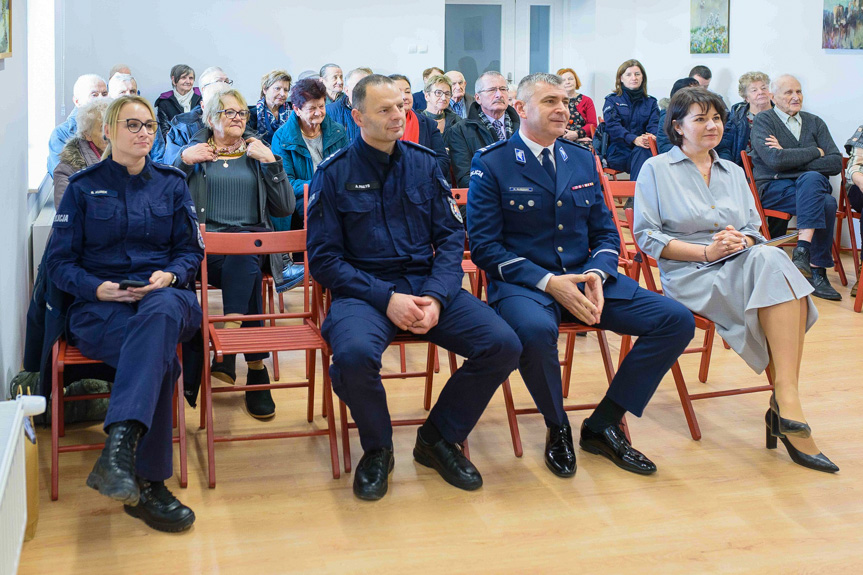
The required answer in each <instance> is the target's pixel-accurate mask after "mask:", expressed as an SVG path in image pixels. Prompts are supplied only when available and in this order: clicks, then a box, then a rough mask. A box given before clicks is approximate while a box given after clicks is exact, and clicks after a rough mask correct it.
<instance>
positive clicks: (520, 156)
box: [515, 148, 527, 164]
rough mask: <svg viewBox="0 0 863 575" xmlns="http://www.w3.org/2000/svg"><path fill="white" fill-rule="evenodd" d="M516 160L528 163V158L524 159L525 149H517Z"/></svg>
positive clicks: (520, 162)
mask: <svg viewBox="0 0 863 575" xmlns="http://www.w3.org/2000/svg"><path fill="white" fill-rule="evenodd" d="M515 161H516V162H518V163H519V164H526V163H527V160H525V159H524V150H519V149H518V148H516V149H515Z"/></svg>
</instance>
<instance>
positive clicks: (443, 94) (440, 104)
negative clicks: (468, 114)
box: [422, 74, 461, 134]
mask: <svg viewBox="0 0 863 575" xmlns="http://www.w3.org/2000/svg"><path fill="white" fill-rule="evenodd" d="M423 92H424V93H425V97H426V109H425V110H423V111H422V113H423V114H425V115H426V116H427V117H429V118H431V119H432V120H434V121H435V122H436V126H437V129H438V131H440V133H441V134H445V133H446V132H447V130H449V129H450V128H452V127H453V126H454V125H456V124H457V123H458V122H461V118H459V117H458V114H456V113H455V112H453V111H452V110H451V109H450V108H449V101H450V98H452V80H450V79H449V78H447V77H446V76H444V75H443V74H436V75H434V76H429V79H428V80H426V83H425V87H424V89H423Z"/></svg>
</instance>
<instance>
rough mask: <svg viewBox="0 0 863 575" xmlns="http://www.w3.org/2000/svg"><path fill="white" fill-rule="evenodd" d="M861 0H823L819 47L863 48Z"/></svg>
mask: <svg viewBox="0 0 863 575" xmlns="http://www.w3.org/2000/svg"><path fill="white" fill-rule="evenodd" d="M861 4H863V0H824V17H823V19H822V22H821V47H822V48H826V49H828V50H863V10H861Z"/></svg>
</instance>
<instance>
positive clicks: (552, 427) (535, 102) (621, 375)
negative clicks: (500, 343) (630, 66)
mask: <svg viewBox="0 0 863 575" xmlns="http://www.w3.org/2000/svg"><path fill="white" fill-rule="evenodd" d="M567 105H568V98H567V95H566V91H565V90H564V89H563V82H562V80H561V79H560V78H559V77H558V76H554V75H551V74H532V75H530V76H527V77H526V78H524V79H523V80H522V81H521V83H520V84H519V87H518V98H517V101H516V104H515V108H516V111H517V112H518V114H519V116H520V117H521V127H520V129H519V132H518V134H516V135H514V136H513V137H512V138H510V139H509V140H508V141H506V142H498V143H496V144H493V145H491V146H489V147H487V148H484V149H483V150H480V151H479V152H478V153H477V154H476V156H474V159H473V164H472V167H471V180H470V191H469V193H468V235H469V236H470V245H471V258H472V259H473V261H474V262H476V264H477V265H478V266H479V267H481V268H482V269H484V270H485V271H486V273H488V275H489V278H490V281H491V285H490V286H489V288H488V301H489V303H491V304H492V306H493V307H495V309H496V310H497V312H498V313H499V314H500V315H501V316H502V317H503V318H504V319H505V320H506V321H507V323H509V324H510V325H511V326H512V327H513V329H515V332H516V334H518V337H519V339H520V340H521V343H522V345H523V346H524V351H523V353H522V356H521V359H520V362H519V371H520V372H521V375H522V378H523V379H524V382H525V384H526V385H527V388H528V390H529V391H530V393H531V395H532V396H533V399H534V401H535V402H536V405H537V407H538V408H539V410H540V412H541V413H542V414H543V415H544V416H545V421H546V425H547V426H548V433H547V438H546V453H545V461H546V465H547V466H548V467H549V469H550V470H551V471H552V472H553V473H555V474H556V475H559V476H561V477H571V476H572V475H574V474H575V469H576V463H575V453H574V450H573V445H572V431H571V429H570V427H569V423H568V421H567V417H566V413H565V412H564V409H563V394H562V390H561V376H560V365H559V363H558V351H557V339H558V324H559V323H560V321H561V320H563V321H574V320H575V321H579V322H581V323H583V324H585V325H592V326H596V327H599V328H602V329H608V330H612V331H615V332H617V333H624V334H631V335H636V336H639V337H638V341H637V342H636V344H635V346H634V348H633V349H632V351H631V352H630V353H629V354H628V355H627V356H626V359H624V361H623V363H622V364H621V366H620V369H619V370H618V372H617V375H616V376H615V377H614V380H613V381H612V383H611V386H610V387H609V390H608V392H607V393H606V395H605V397H604V398H603V399H602V401H601V402H600V404H599V406H598V407H597V408H596V410H595V411H594V412H593V414H592V415H591V416H590V417H589V418H588V419H587V420H585V422H584V424H583V425H582V427H581V442H580V444H581V447H582V449H584V450H586V451H588V452H591V453H597V454H602V455H605V456H606V457H608V458H609V459H611V460H612V461H613V462H614V463H615V464H616V465H618V466H619V467H622V468H623V469H626V470H628V471H632V472H634V473H640V474H645V475H646V474H650V473H653V472H654V471H656V466H655V465H654V464H653V463H652V462H651V461H650V460H649V459H647V457H645V456H644V455H643V454H641V453H639V452H638V451H637V450H635V449H633V448H632V446H631V445H630V444H629V442H628V441H627V439H626V436H625V435H624V434H623V432H622V430H621V429H620V421H621V418H622V417H623V415H624V414H625V412H627V411H629V412H631V413H634V414H635V415H638V416H641V413H642V411H643V410H644V407H645V406H646V405H647V402H648V401H649V400H650V398H651V396H652V395H653V392H654V391H655V390H656V387H657V386H658V385H659V382H660V380H661V379H662V376H663V375H664V374H665V373H666V371H668V369H669V368H670V367H671V366H672V365H673V364H674V362H675V360H676V359H677V357H678V356H679V355H680V353H681V352H682V351H683V350H684V348H685V347H686V345H687V344H688V343H689V341H690V340H691V339H692V337H693V334H694V331H695V324H694V321H693V317H692V314H691V313H690V312H689V311H688V310H687V309H686V308H685V307H683V306H682V305H680V304H678V303H676V302H674V301H672V300H671V299H669V298H665V297H663V296H660V295H657V294H655V293H652V292H649V291H647V290H645V289H642V288H640V287H638V284H637V283H636V282H635V281H633V280H631V279H630V278H628V277H625V276H623V275H618V273H617V266H618V248H619V245H620V243H619V242H620V239H619V236H618V234H617V230H616V229H615V226H614V223H613V221H612V219H611V214H610V213H609V211H608V209H607V208H606V206H605V204H604V203H603V199H602V192H601V190H600V182H599V177H598V175H597V173H596V169H595V167H594V165H595V164H594V159H593V155H592V154H591V153H590V152H589V151H588V150H587V149H585V148H582V147H581V146H579V145H577V144H573V143H570V142H568V141H566V140H563V139H560V140H557V139H556V138H557V137H558V136H561V135H562V134H563V131H564V128H565V127H566V122H567V119H568V108H567Z"/></svg>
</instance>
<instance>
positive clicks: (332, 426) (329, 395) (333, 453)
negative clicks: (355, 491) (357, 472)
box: [321, 350, 350, 479]
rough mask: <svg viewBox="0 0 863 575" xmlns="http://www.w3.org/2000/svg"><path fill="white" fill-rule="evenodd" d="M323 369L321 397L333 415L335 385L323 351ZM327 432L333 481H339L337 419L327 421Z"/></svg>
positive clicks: (326, 356)
mask: <svg viewBox="0 0 863 575" xmlns="http://www.w3.org/2000/svg"><path fill="white" fill-rule="evenodd" d="M321 367H323V370H324V390H323V392H322V393H321V395H323V396H324V401H325V402H326V405H327V410H328V412H329V413H333V385H332V382H331V381H330V373H329V371H330V370H329V368H330V357H329V356H328V355H327V354H326V353H325V352H324V351H323V350H321ZM327 432H328V434H327V435H328V436H329V440H330V464H331V465H332V467H333V479H338V478H339V477H341V472H340V471H339V443H338V440H337V439H336V437H337V436H336V418H335V417H330V418H329V420H328V421H327ZM347 471H350V470H349V469H348V470H347Z"/></svg>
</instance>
